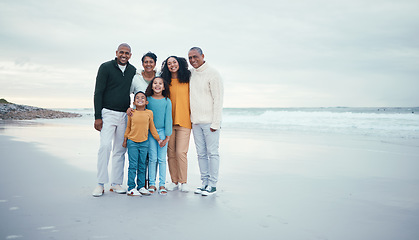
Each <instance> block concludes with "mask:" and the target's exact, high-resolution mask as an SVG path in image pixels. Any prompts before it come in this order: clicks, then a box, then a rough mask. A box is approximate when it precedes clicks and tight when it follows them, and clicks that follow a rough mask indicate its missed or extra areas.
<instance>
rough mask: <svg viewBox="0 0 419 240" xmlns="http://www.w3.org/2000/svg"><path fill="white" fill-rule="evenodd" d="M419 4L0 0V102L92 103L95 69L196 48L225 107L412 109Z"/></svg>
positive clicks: (417, 76)
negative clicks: (123, 57) (122, 55)
mask: <svg viewBox="0 0 419 240" xmlns="http://www.w3.org/2000/svg"><path fill="white" fill-rule="evenodd" d="M418 12H419V1H417V0H399V1H394V0H352V1H338V0H318V1H312V0H293V1H284V0H258V1H248V0H242V1H235V0H233V1H219V0H211V1H200V0H196V1H185V0H177V1H167V0H161V1H159V0H157V1H142V0H135V1H134V0H127V1H123V2H120V1H109V0H102V1H82V0H72V1H67V0H63V1H55V0H43V1H29V0H20V1H15V0H0V51H1V54H0V98H5V99H6V100H8V101H9V102H13V103H17V104H24V105H31V106H38V107H46V108H91V107H93V93H94V85H95V80H96V74H97V70H98V67H99V65H100V64H101V63H103V62H106V61H109V60H111V59H113V58H114V57H115V51H116V48H117V46H118V45H119V44H120V43H123V42H126V43H128V44H130V45H131V47H132V57H131V59H130V63H131V64H133V65H134V66H135V67H136V68H137V69H139V70H141V69H142V66H141V57H142V55H143V54H144V53H146V52H148V51H152V52H154V53H156V54H157V56H158V59H157V67H158V68H160V66H161V62H162V61H163V60H165V59H166V58H167V57H169V56H171V55H176V56H180V57H187V54H188V50H189V49H190V48H191V47H194V46H199V47H201V48H202V49H203V51H204V54H205V60H206V62H208V64H210V65H212V66H213V67H214V68H216V69H217V70H218V71H219V72H220V73H221V75H222V77H223V81H224V107H240V108H244V107H336V106H347V107H384V106H385V107H417V106H419V93H418V91H419V14H418Z"/></svg>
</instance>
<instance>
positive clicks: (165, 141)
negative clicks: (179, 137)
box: [159, 138, 169, 147]
mask: <svg viewBox="0 0 419 240" xmlns="http://www.w3.org/2000/svg"><path fill="white" fill-rule="evenodd" d="M168 141H169V139H167V138H166V139H164V140H163V141H162V142H161V143H160V144H159V145H160V147H164V146H166V144H167V142H168Z"/></svg>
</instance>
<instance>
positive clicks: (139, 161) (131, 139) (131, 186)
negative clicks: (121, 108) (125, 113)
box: [122, 91, 162, 196]
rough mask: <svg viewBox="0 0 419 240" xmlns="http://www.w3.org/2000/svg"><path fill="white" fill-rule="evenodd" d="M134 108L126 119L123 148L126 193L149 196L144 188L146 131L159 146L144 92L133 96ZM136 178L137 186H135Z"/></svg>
mask: <svg viewBox="0 0 419 240" xmlns="http://www.w3.org/2000/svg"><path fill="white" fill-rule="evenodd" d="M133 104H134V105H135V106H136V109H135V111H134V112H133V114H132V116H129V117H128V123H127V129H126V130H125V135H124V143H123V144H122V146H123V147H125V148H128V159H129V166H128V192H127V194H128V195H129V196H141V195H150V192H149V191H148V190H147V189H146V188H145V187H144V186H145V172H146V157H147V153H148V147H149V142H148V130H150V132H151V135H153V137H154V138H155V139H156V140H157V141H158V143H159V144H160V143H161V142H162V140H160V138H159V134H158V133H157V130H156V127H155V126H154V122H153V112H152V111H151V110H148V109H146V106H147V104H148V101H147V97H146V95H145V94H144V92H141V91H140V92H137V93H136V94H135V96H134V103H133ZM135 177H137V184H135Z"/></svg>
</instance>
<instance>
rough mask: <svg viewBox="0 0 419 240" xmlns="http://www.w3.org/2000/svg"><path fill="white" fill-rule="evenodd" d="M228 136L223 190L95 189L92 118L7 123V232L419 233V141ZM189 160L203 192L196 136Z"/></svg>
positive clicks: (152, 235) (30, 235) (3, 147)
mask: <svg viewBox="0 0 419 240" xmlns="http://www.w3.org/2000/svg"><path fill="white" fill-rule="evenodd" d="M89 124H90V122H89ZM220 141H221V149H220V151H221V166H220V181H219V184H218V188H217V189H218V193H217V195H215V196H210V197H202V196H200V195H195V194H194V193H193V192H189V193H183V192H179V191H174V192H169V193H168V195H167V196H160V195H158V194H155V195H152V196H148V197H128V196H126V195H125V194H122V195H121V194H115V193H111V192H109V191H106V192H105V194H104V196H102V197H99V198H95V197H92V195H91V192H92V190H93V188H94V187H95V184H96V153H97V149H98V142H99V135H98V132H96V131H95V130H94V129H93V121H91V125H87V124H85V122H84V121H83V120H82V119H81V120H77V119H73V120H69V119H67V120H66V119H63V120H37V121H15V122H5V121H3V122H1V124H0V153H1V158H0V178H1V179H0V186H1V188H0V189H1V191H0V216H1V224H0V239H165V238H168V239H231V238H234V239H338V240H345V239H347V240H354V239H357V240H361V239H365V240H371V239H380V240H385V239H388V240H390V239H391V240H394V239H404V240H410V239H411V240H416V239H419V229H418V226H419V174H418V169H419V143H418V142H417V140H409V139H379V138H374V137H367V136H359V135H336V134H324V133H323V134H320V133H319V134H308V133H296V132H268V131H256V130H254V131H249V130H237V129H236V130H234V129H224V130H222V135H221V140H220ZM188 158H189V169H188V170H189V173H188V178H189V180H188V181H189V185H190V187H191V189H192V188H195V187H197V186H199V185H200V179H199V170H198V166H197V162H196V161H197V160H196V159H197V158H196V152H195V146H194V143H193V138H191V144H190V151H189V154H188ZM126 165H127V164H126ZM168 179H169V175H168V176H167V180H168ZM124 184H126V176H125V181H124ZM108 189H109V186H108V185H106V190H108Z"/></svg>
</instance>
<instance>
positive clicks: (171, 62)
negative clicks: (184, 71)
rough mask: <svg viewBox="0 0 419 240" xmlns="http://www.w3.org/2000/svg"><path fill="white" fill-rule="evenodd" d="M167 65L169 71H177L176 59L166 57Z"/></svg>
mask: <svg viewBox="0 0 419 240" xmlns="http://www.w3.org/2000/svg"><path fill="white" fill-rule="evenodd" d="M166 64H167V67H168V68H169V71H170V72H171V73H175V72H177V71H179V63H178V61H177V60H176V58H174V57H170V58H169V59H167V63H166Z"/></svg>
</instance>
